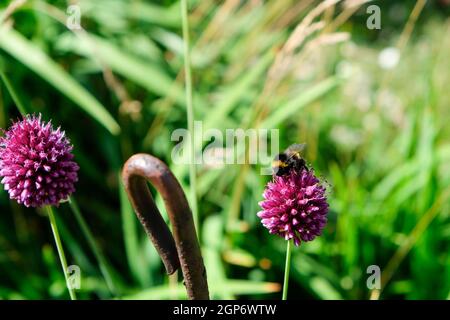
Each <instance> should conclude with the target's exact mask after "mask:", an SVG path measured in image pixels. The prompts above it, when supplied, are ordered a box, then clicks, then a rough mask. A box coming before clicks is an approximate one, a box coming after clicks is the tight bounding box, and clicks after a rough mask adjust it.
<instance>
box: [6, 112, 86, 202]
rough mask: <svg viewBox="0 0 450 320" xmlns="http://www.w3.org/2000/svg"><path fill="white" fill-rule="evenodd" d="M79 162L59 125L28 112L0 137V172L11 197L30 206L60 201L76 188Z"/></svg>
mask: <svg viewBox="0 0 450 320" xmlns="http://www.w3.org/2000/svg"><path fill="white" fill-rule="evenodd" d="M78 169H79V167H78V165H77V164H76V163H75V162H74V161H73V155H72V146H71V145H70V142H69V140H68V139H67V138H66V137H65V134H64V132H63V131H61V130H60V128H58V129H56V130H54V129H53V127H52V125H51V122H47V123H45V122H43V121H42V120H41V116H40V115H39V116H37V117H36V116H34V115H33V116H26V117H25V118H24V119H23V120H22V121H18V122H15V123H14V124H13V125H12V126H11V128H10V129H9V130H8V131H6V132H4V136H3V137H2V138H0V176H1V177H2V180H1V183H2V184H3V186H4V189H5V190H7V191H8V193H9V196H10V198H11V199H15V200H16V201H17V202H18V203H20V204H23V205H25V206H27V207H41V206H44V205H57V204H58V203H59V202H60V201H61V200H65V199H67V198H68V196H69V195H70V194H71V193H72V192H74V191H75V187H74V183H75V182H76V181H77V180H78V175H77V171H78Z"/></svg>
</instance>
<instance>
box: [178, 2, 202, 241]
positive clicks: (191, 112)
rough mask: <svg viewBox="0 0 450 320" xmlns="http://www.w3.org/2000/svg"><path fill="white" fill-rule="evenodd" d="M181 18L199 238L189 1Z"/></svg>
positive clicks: (193, 202)
mask: <svg viewBox="0 0 450 320" xmlns="http://www.w3.org/2000/svg"><path fill="white" fill-rule="evenodd" d="M181 18H182V29H183V43H184V73H185V83H186V84H185V87H186V108H187V122H188V130H189V132H190V133H191V134H190V146H189V150H190V152H189V153H190V159H189V181H190V198H191V201H190V203H191V208H192V214H193V217H194V225H195V228H196V230H197V236H198V235H199V234H200V230H199V223H198V204H197V188H196V187H197V176H196V175H197V173H196V167H195V161H194V159H195V137H194V106H193V102H192V73H191V55H190V48H189V47H190V44H189V21H188V6H187V0H181Z"/></svg>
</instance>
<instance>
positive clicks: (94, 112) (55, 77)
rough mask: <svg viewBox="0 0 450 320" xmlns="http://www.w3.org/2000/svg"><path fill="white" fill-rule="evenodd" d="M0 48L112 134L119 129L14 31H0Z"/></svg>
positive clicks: (100, 108) (62, 70)
mask: <svg viewBox="0 0 450 320" xmlns="http://www.w3.org/2000/svg"><path fill="white" fill-rule="evenodd" d="M0 47H1V48H2V49H3V50H5V51H6V52H8V53H9V54H10V55H12V56H13V57H15V58H16V59H17V60H19V61H20V62H22V63H23V64H24V65H26V66H27V67H28V68H29V69H31V70H33V71H34V72H35V73H36V74H38V75H39V76H41V77H42V78H43V79H45V80H46V81H47V82H48V83H50V84H51V85H52V86H53V87H55V88H56V89H58V90H59V91H60V92H61V93H62V94H64V95H65V96H66V97H68V98H69V99H71V100H72V101H73V102H74V103H75V104H77V105H78V106H79V107H81V108H82V109H83V110H84V111H86V112H87V113H88V114H89V115H91V116H92V117H93V118H94V119H95V120H97V121H98V122H99V123H100V124H102V125H103V126H104V127H105V128H106V129H108V130H109V131H110V132H111V133H112V134H114V135H116V134H118V133H119V132H120V127H119V125H118V124H117V122H116V121H115V120H114V118H113V117H112V116H111V115H110V114H109V113H108V111H107V110H106V109H105V108H104V107H103V106H102V105H101V104H100V103H99V102H98V101H97V100H96V99H95V98H94V97H93V96H92V95H91V94H90V93H89V92H88V91H87V90H86V89H84V88H83V87H82V86H81V85H80V84H78V83H77V82H76V81H75V80H74V79H73V78H72V77H71V76H70V75H69V74H68V73H67V72H66V71H64V69H63V68H61V67H60V66H59V65H58V64H56V63H55V62H54V61H53V60H52V59H51V58H50V57H49V56H47V55H46V54H45V53H44V52H43V51H41V50H40V49H39V48H38V47H37V46H35V45H34V44H33V43H32V42H30V41H29V40H27V39H26V38H25V37H23V36H22V35H21V34H20V33H18V32H17V31H15V30H12V29H8V28H6V27H2V28H0Z"/></svg>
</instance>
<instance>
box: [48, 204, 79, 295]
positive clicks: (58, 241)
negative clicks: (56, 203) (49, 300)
mask: <svg viewBox="0 0 450 320" xmlns="http://www.w3.org/2000/svg"><path fill="white" fill-rule="evenodd" d="M45 209H46V211H47V215H48V218H49V220H50V226H51V227H52V232H53V237H54V238H55V244H56V249H57V250H58V255H59V260H60V261H61V266H62V269H63V273H64V278H65V279H66V285H67V289H68V290H69V294H70V299H72V300H77V297H76V295H75V291H74V289H73V288H72V286H71V285H70V282H69V274H68V271H67V260H66V256H65V254H64V249H63V246H62V243H61V238H60V237H59V232H58V226H57V224H56V219H55V215H54V213H53V208H52V207H51V206H46V207H45Z"/></svg>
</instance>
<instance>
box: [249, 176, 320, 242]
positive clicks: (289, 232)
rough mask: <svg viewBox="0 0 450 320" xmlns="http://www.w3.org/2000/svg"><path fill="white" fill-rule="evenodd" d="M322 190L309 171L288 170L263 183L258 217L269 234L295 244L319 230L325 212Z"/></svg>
mask: <svg viewBox="0 0 450 320" xmlns="http://www.w3.org/2000/svg"><path fill="white" fill-rule="evenodd" d="M325 192H326V188H325V186H324V185H323V184H322V183H321V182H320V180H319V179H318V178H317V177H316V176H315V175H314V172H313V171H312V170H302V171H301V172H297V171H295V170H291V171H290V172H289V174H286V175H283V176H275V177H274V179H273V181H272V182H269V183H268V184H267V186H266V189H265V191H264V193H263V197H264V199H265V200H263V201H261V202H260V203H259V205H260V206H261V208H262V209H263V210H262V211H260V212H258V217H260V218H261V219H262V221H261V222H262V224H263V225H264V226H265V227H266V228H267V229H269V232H270V233H272V234H278V235H279V236H281V237H283V238H284V239H286V240H288V241H290V240H291V239H292V240H293V241H294V244H295V245H296V246H298V245H300V243H301V242H302V241H311V240H313V239H314V238H315V237H316V236H319V235H320V234H321V233H322V229H323V228H324V226H325V224H326V223H327V213H328V203H327V198H326V194H325Z"/></svg>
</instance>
